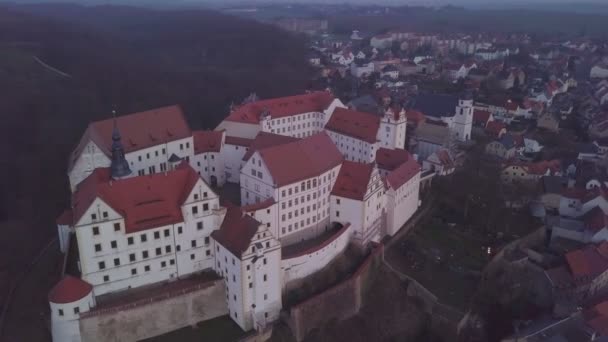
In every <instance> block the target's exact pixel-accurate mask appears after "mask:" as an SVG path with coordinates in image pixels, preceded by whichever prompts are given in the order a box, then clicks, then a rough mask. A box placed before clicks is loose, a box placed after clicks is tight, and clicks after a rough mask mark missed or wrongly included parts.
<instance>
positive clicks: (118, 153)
mask: <svg viewBox="0 0 608 342" xmlns="http://www.w3.org/2000/svg"><path fill="white" fill-rule="evenodd" d="M112 113H113V114H114V129H113V130H112V164H111V165H110V170H111V172H112V179H122V178H126V177H129V176H130V175H131V168H129V162H127V160H126V159H125V150H124V148H123V146H122V141H121V137H120V132H119V131H118V123H117V121H116V112H112Z"/></svg>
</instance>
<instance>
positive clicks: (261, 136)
mask: <svg viewBox="0 0 608 342" xmlns="http://www.w3.org/2000/svg"><path fill="white" fill-rule="evenodd" d="M297 140H298V138H293V137H288V136H286V135H279V134H274V133H267V132H260V133H258V135H256V137H255V138H254V139H253V141H252V142H251V144H250V145H249V150H248V151H247V153H245V155H244V156H243V160H244V161H248V160H249V158H251V156H252V155H253V153H254V152H255V151H258V150H261V149H264V148H267V147H271V146H278V145H282V144H287V143H290V142H294V141H297Z"/></svg>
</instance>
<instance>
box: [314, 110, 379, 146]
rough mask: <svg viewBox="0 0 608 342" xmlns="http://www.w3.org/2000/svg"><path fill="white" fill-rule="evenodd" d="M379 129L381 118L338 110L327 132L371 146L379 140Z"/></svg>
mask: <svg viewBox="0 0 608 342" xmlns="http://www.w3.org/2000/svg"><path fill="white" fill-rule="evenodd" d="M379 128H380V117H378V116H376V115H373V114H369V113H364V112H358V111H354V110H351V109H345V108H336V110H335V111H334V113H333V114H332V115H331V118H330V119H329V121H328V122H327V125H325V129H327V130H330V131H332V132H336V133H339V134H343V135H346V136H349V137H353V138H356V139H359V140H363V141H366V142H368V143H370V144H373V143H375V142H376V141H377V140H378V139H377V135H378V129H379Z"/></svg>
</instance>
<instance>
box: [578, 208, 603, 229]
mask: <svg viewBox="0 0 608 342" xmlns="http://www.w3.org/2000/svg"><path fill="white" fill-rule="evenodd" d="M583 221H584V222H585V229H586V230H588V231H590V232H591V233H597V232H598V231H600V230H602V229H603V228H606V227H608V216H606V214H604V211H603V210H602V209H601V208H600V207H595V208H593V209H591V210H590V211H589V212H587V213H586V214H585V215H583Z"/></svg>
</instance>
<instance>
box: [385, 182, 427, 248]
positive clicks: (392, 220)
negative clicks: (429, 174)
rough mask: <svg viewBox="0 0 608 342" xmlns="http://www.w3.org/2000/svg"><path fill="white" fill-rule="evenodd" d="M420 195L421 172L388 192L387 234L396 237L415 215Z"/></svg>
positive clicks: (390, 188)
mask: <svg viewBox="0 0 608 342" xmlns="http://www.w3.org/2000/svg"><path fill="white" fill-rule="evenodd" d="M419 193H420V171H419V172H418V173H417V174H416V175H415V176H414V177H412V178H411V179H410V180H408V181H407V182H405V183H404V184H403V185H401V186H400V187H399V188H397V189H394V188H392V187H389V189H388V190H387V191H386V207H387V227H386V229H387V234H388V235H391V236H392V235H394V234H395V233H396V232H397V231H399V229H401V227H403V225H404V224H405V223H406V222H407V221H408V220H409V219H410V218H411V217H412V215H414V213H415V212H416V210H417V209H418V206H419V204H420V201H419Z"/></svg>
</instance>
